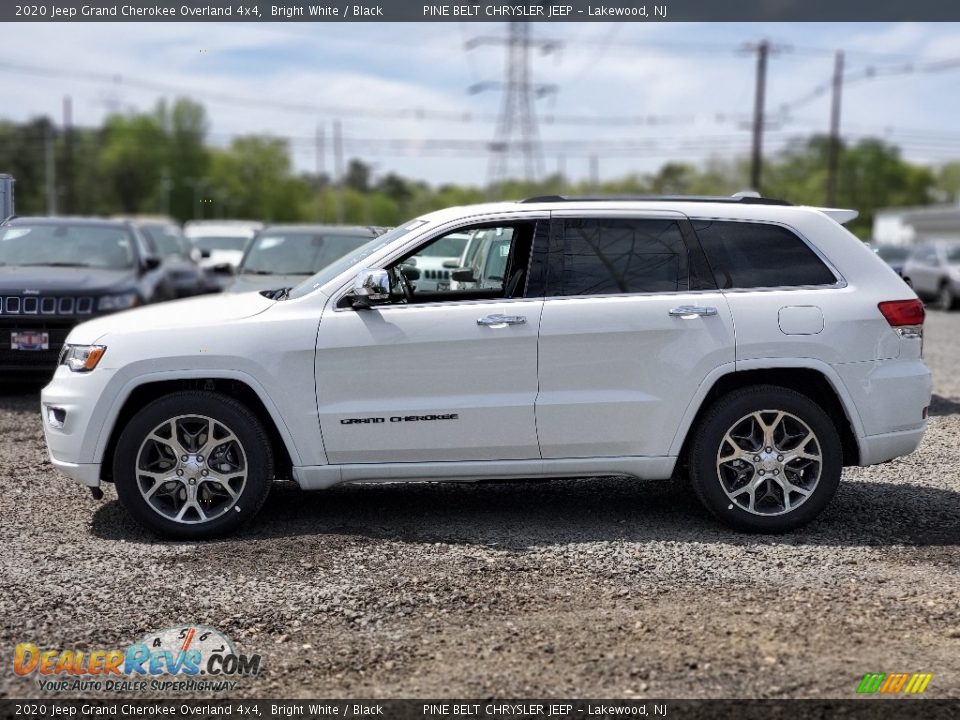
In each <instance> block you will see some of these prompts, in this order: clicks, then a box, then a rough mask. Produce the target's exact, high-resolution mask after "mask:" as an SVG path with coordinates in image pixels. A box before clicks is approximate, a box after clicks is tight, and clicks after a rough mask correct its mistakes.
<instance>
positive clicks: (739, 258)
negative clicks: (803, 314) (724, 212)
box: [693, 220, 837, 289]
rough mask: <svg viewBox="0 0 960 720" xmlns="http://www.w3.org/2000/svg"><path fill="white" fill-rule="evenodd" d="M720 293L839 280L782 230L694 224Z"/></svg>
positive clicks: (749, 225) (764, 226)
mask: <svg viewBox="0 0 960 720" xmlns="http://www.w3.org/2000/svg"><path fill="white" fill-rule="evenodd" d="M693 227H694V230H695V231H696V233H697V236H698V237H699V238H700V244H701V245H702V246H703V251H704V253H705V254H706V256H707V261H708V262H709V263H710V267H711V268H712V269H713V274H714V276H715V277H716V280H717V284H718V285H719V286H720V288H721V289H735V288H770V287H801V286H809V285H833V284H834V283H836V282H837V278H836V276H834V274H833V272H831V270H830V268H828V267H827V265H826V264H825V263H824V262H823V260H821V259H820V258H819V257H818V256H817V254H816V253H815V252H814V251H813V250H812V249H811V248H810V247H809V246H808V245H807V244H806V243H805V242H804V241H803V240H801V239H800V238H799V237H798V236H797V235H796V234H795V233H793V232H791V231H790V230H788V229H787V228H784V227H781V226H779V225H769V224H766V223H753V222H737V221H727V220H722V221H720V220H694V221H693Z"/></svg>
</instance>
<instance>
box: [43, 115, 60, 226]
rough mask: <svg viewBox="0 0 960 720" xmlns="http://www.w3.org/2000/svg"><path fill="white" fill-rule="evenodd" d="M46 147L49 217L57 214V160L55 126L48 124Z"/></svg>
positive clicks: (45, 133) (45, 132)
mask: <svg viewBox="0 0 960 720" xmlns="http://www.w3.org/2000/svg"><path fill="white" fill-rule="evenodd" d="M44 145H45V146H46V173H45V175H46V181H47V183H46V184H47V215H56V214H57V158H56V154H55V153H54V147H53V145H54V136H53V126H52V125H50V124H48V125H47V127H46V130H45V131H44Z"/></svg>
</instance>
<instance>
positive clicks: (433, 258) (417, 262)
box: [407, 233, 470, 292]
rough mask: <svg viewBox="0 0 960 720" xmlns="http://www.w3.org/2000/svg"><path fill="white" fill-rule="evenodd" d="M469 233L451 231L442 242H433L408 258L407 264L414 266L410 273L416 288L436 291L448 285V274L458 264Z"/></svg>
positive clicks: (423, 290)
mask: <svg viewBox="0 0 960 720" xmlns="http://www.w3.org/2000/svg"><path fill="white" fill-rule="evenodd" d="M469 239H470V233H452V234H450V235H448V236H447V237H445V238H444V239H443V241H442V242H438V243H434V244H433V245H431V246H430V247H428V248H424V250H423V251H422V252H420V253H418V254H417V255H416V256H415V257H412V258H410V259H409V260H408V261H407V262H408V266H412V267H415V268H416V271H415V272H413V273H412V274H410V277H411V278H415V279H414V280H412V282H413V283H414V285H415V286H416V288H417V290H418V291H420V292H436V291H437V290H445V289H448V288H449V287H450V275H451V273H452V272H453V271H454V270H456V269H457V268H458V267H459V266H460V255H461V254H462V253H463V249H464V248H465V247H466V246H467V241H469Z"/></svg>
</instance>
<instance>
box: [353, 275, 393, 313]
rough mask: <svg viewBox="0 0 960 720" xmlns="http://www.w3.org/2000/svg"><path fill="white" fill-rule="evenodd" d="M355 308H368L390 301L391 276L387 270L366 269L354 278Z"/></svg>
mask: <svg viewBox="0 0 960 720" xmlns="http://www.w3.org/2000/svg"><path fill="white" fill-rule="evenodd" d="M352 294H353V307H354V308H368V307H370V306H372V305H376V304H378V303H383V302H387V301H388V300H389V299H390V275H389V274H388V273H387V271H386V270H377V269H374V268H364V269H363V270H361V271H360V272H358V273H357V274H356V276H354V278H353V293H352Z"/></svg>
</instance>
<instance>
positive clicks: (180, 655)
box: [13, 625, 262, 692]
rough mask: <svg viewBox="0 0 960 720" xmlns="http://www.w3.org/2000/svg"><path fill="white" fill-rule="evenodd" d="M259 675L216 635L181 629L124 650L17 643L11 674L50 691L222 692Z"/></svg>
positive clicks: (199, 628) (254, 660)
mask: <svg viewBox="0 0 960 720" xmlns="http://www.w3.org/2000/svg"><path fill="white" fill-rule="evenodd" d="M261 670H262V664H261V656H260V655H245V654H242V653H238V652H237V650H236V648H235V647H234V644H233V642H232V641H231V640H230V638H228V637H227V636H226V635H224V634H223V633H222V632H220V631H219V630H216V629H215V628H211V627H206V626H204V625H183V626H178V627H173V628H167V629H165V630H160V631H158V632H153V633H148V634H147V635H145V636H144V637H143V638H142V639H141V640H140V641H139V642H137V643H134V644H133V645H130V646H128V647H127V648H126V649H123V650H121V649H112V650H68V649H52V650H41V649H40V648H39V647H38V646H37V645H34V644H33V643H19V644H18V645H17V646H16V648H15V650H14V657H13V671H14V672H15V673H16V674H17V675H20V676H23V677H36V682H37V687H38V688H39V689H40V690H44V691H48V692H68V691H69V692H73V691H80V692H92V691H101V692H144V691H149V692H158V691H160V692H178V691H180V692H184V691H189V692H197V691H201V692H202V691H210V692H223V691H229V690H233V689H234V688H235V687H236V686H237V682H238V680H237V679H238V678H244V677H255V676H256V675H258V674H259V673H260V671H261Z"/></svg>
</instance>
